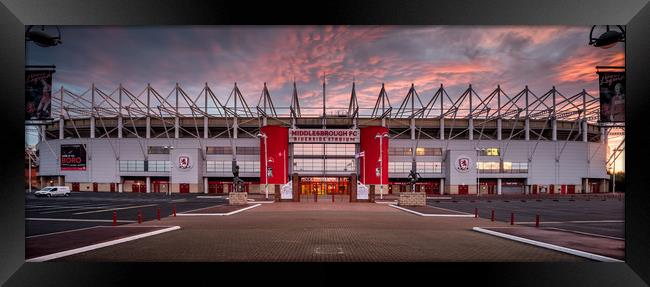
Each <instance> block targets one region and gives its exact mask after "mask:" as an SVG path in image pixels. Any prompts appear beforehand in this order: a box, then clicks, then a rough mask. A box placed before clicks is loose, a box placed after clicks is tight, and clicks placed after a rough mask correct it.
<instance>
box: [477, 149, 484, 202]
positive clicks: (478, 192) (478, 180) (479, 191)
mask: <svg viewBox="0 0 650 287" xmlns="http://www.w3.org/2000/svg"><path fill="white" fill-rule="evenodd" d="M484 150H485V149H484V148H476V159H477V160H476V197H479V196H480V194H481V180H480V178H479V174H480V172H479V161H478V157H479V156H480V155H481V151H484Z"/></svg>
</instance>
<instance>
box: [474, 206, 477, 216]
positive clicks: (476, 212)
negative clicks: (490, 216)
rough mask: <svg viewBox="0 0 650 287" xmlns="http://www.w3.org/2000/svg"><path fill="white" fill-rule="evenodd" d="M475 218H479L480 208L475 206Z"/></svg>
mask: <svg viewBox="0 0 650 287" xmlns="http://www.w3.org/2000/svg"><path fill="white" fill-rule="evenodd" d="M474 218H478V208H476V207H475V208H474Z"/></svg>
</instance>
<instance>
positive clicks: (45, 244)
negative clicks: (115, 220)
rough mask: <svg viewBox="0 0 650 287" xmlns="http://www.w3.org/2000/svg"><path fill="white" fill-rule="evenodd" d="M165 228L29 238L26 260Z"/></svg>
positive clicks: (100, 229)
mask: <svg viewBox="0 0 650 287" xmlns="http://www.w3.org/2000/svg"><path fill="white" fill-rule="evenodd" d="M132 227H133V228H132ZM164 228H166V227H154V226H119V227H110V226H96V227H93V228H88V229H83V230H76V231H68V232H64V233H57V234H49V235H43V236H37V237H32V238H27V239H26V240H25V247H26V248H25V258H26V259H30V258H35V257H39V256H43V255H48V254H52V253H57V252H61V251H66V250H71V249H75V248H80V247H84V246H88V245H92V244H97V243H102V242H107V241H111V240H116V239H120V238H124V237H129V236H133V235H138V234H142V233H147V232H150V231H154V230H159V229H164Z"/></svg>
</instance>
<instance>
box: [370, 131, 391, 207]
mask: <svg viewBox="0 0 650 287" xmlns="http://www.w3.org/2000/svg"><path fill="white" fill-rule="evenodd" d="M375 138H376V139H379V199H384V161H383V159H384V156H383V152H384V147H383V143H384V138H388V133H387V132H383V133H377V134H376V135H375ZM364 168H365V167H364Z"/></svg>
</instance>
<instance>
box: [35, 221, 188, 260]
mask: <svg viewBox="0 0 650 287" xmlns="http://www.w3.org/2000/svg"><path fill="white" fill-rule="evenodd" d="M116 228H121V227H116ZM178 229H181V227H180V226H172V227H169V228H165V229H161V230H155V231H151V232H147V233H142V234H138V235H133V236H129V237H125V238H120V239H116V240H111V241H107V242H103V243H98V244H92V245H88V246H84V247H80V248H75V249H71V250H66V251H61V252H57V253H53V254H49V255H44V256H40V257H35V258H31V259H27V260H25V261H26V262H44V261H48V260H52V259H57V258H61V257H65V256H70V255H74V254H78V253H82V252H86V251H90V250H95V249H99V248H103V247H107V246H111V245H116V244H120V243H124V242H128V241H132V240H136V239H140V238H145V237H149V236H153V235H157V234H161V233H165V232H169V231H174V230H178Z"/></svg>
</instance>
